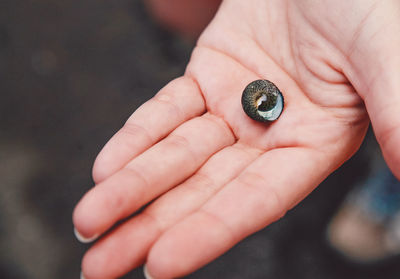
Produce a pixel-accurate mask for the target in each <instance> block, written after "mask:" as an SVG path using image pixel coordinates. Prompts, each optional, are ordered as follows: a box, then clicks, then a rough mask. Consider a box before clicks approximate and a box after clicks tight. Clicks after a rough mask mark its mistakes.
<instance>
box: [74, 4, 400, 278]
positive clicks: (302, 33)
mask: <svg viewBox="0 0 400 279" xmlns="http://www.w3.org/2000/svg"><path fill="white" fill-rule="evenodd" d="M399 50H400V2H399V1H397V0H393V1H391V0H387V1H372V0H354V1H347V0H338V1H319V0H296V1H294V0H293V1H289V0H287V1H283V0H246V1H243V0H225V1H223V2H222V4H221V7H220V9H219V11H218V13H217V15H216V17H215V18H214V19H213V20H212V21H211V23H210V24H209V25H208V27H207V28H206V29H205V31H204V32H203V33H202V35H201V36H200V38H199V40H198V42H197V46H196V47H195V49H194V51H193V54H192V57H191V59H190V62H189V64H188V66H187V69H186V72H185V74H184V76H182V77H180V78H177V79H175V80H173V81H171V82H170V83H169V84H168V85H166V86H165V87H164V88H163V89H161V90H160V91H159V92H158V94H157V95H156V96H155V97H154V98H152V99H151V100H149V101H148V102H146V103H145V104H143V105H142V106H141V107H140V108H139V109H138V110H137V111H135V112H134V113H133V115H132V116H131V117H130V118H129V119H128V121H127V122H126V124H125V125H124V126H123V127H122V129H121V130H120V131H118V132H117V133H116V134H115V135H114V137H113V138H112V139H111V140H110V141H109V142H108V143H107V145H106V146H105V147H104V149H103V150H102V151H101V153H100V154H99V155H98V158H97V159H96V162H95V165H94V169H93V177H94V181H95V183H96V186H95V187H93V188H92V189H91V190H90V191H89V192H88V193H87V194H86V195H85V196H84V197H83V198H82V200H81V201H80V202H79V204H78V205H77V207H76V209H75V211H74V215H73V221H74V225H75V228H76V230H77V231H78V232H79V234H80V235H81V236H83V237H86V238H91V237H94V236H98V235H102V234H103V233H104V232H106V231H107V230H109V229H110V227H111V226H113V225H114V224H115V223H116V222H117V221H119V220H121V219H123V218H126V217H128V216H130V215H131V214H132V213H134V212H135V211H137V210H138V209H140V208H141V207H143V206H144V205H146V204H148V203H149V202H151V203H150V204H149V205H148V206H147V207H146V208H145V209H144V210H143V211H142V212H141V213H139V214H137V215H135V216H134V217H131V218H130V219H128V220H126V221H125V222H124V223H122V224H121V225H119V226H118V227H117V228H116V229H114V230H112V231H111V232H110V233H109V234H107V236H105V237H104V238H102V239H101V240H99V241H98V242H96V243H95V245H93V246H92V247H91V248H90V249H89V251H88V252H87V253H86V255H85V256H84V259H83V262H82V272H83V274H84V276H85V278H86V279H100V278H117V277H119V276H122V275H123V274H125V273H126V272H128V271H130V270H131V269H133V268H135V267H138V266H140V265H142V264H143V263H146V266H147V271H148V273H149V274H150V275H151V276H152V277H153V278H175V277H180V276H184V275H186V274H189V273H191V272H193V271H195V270H196V269H198V268H200V267H202V266H203V265H205V264H207V263H208V262H210V261H212V260H214V259H215V258H217V257H218V256H220V255H221V254H223V253H224V252H226V251H227V250H229V249H230V248H231V247H232V246H234V245H235V244H236V243H238V242H239V241H241V240H242V239H243V238H245V237H247V236H248V235H250V234H252V233H254V232H256V231H258V230H260V229H262V228H264V227H266V226H267V225H269V224H270V223H271V222H274V221H276V220H277V219H279V218H281V217H282V216H283V215H284V214H285V212H287V211H288V210H289V209H291V208H292V207H293V206H295V205H296V204H297V203H298V202H300V201H301V200H302V199H303V198H304V197H306V196H307V195H308V194H309V193H310V192H311V191H312V190H313V189H314V188H315V187H316V186H318V184H319V183H321V181H322V180H323V179H325V178H326V177H327V176H328V175H329V174H330V173H332V172H333V171H334V170H335V169H337V168H338V167H340V166H341V165H342V164H343V162H345V161H346V160H347V159H349V158H350V157H351V156H352V155H353V154H354V153H355V152H356V151H357V149H358V148H359V146H360V144H361V142H362V140H363V138H364V136H365V133H366V130H367V128H368V125H369V122H370V121H371V123H372V127H373V129H374V133H375V135H376V138H377V140H378V142H379V144H380V146H381V149H382V152H383V155H384V157H385V160H386V161H387V163H388V165H389V166H390V168H391V170H392V171H393V172H394V173H395V175H397V176H398V177H399V176H400V167H399V166H400V165H399V163H400V149H399V148H398V145H399V144H400V52H399ZM256 79H268V80H271V81H273V82H274V83H275V84H276V85H277V86H278V87H279V88H280V90H281V91H282V93H283V95H284V97H285V109H284V111H283V113H282V115H281V117H280V118H279V119H278V120H277V121H276V122H273V123H271V124H262V123H257V122H255V121H254V120H251V119H250V118H248V117H247V116H246V114H245V113H244V112H243V110H242V108H241V104H240V98H241V94H242V91H243V89H244V88H245V86H246V85H247V84H248V83H250V82H251V81H253V80H256Z"/></svg>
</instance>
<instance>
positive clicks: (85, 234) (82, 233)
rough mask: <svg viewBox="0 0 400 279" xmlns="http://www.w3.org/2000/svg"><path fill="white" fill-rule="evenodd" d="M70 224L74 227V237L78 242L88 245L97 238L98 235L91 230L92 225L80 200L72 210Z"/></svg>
mask: <svg viewBox="0 0 400 279" xmlns="http://www.w3.org/2000/svg"><path fill="white" fill-rule="evenodd" d="M72 223H73V225H74V235H75V237H76V239H77V240H78V241H79V242H81V243H90V242H93V241H94V240H96V239H97V238H98V237H99V233H96V232H95V231H94V230H93V228H94V226H93V225H94V223H93V222H91V218H90V216H89V215H88V210H87V209H85V208H84V204H82V200H81V201H80V202H79V203H78V205H77V206H76V207H75V209H74V212H73V214H72Z"/></svg>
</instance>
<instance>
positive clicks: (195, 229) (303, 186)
mask: <svg viewBox="0 0 400 279" xmlns="http://www.w3.org/2000/svg"><path fill="white" fill-rule="evenodd" d="M327 159H329V158H326V156H325V155H324V154H323V153H320V152H317V151H311V150H310V149H306V148H285V149H278V150H273V151H270V152H267V153H266V154H264V155H263V156H262V157H260V158H259V159H257V160H256V161H255V162H254V163H252V164H251V165H250V166H249V167H248V168H246V170H244V171H243V172H242V174H241V175H240V176H238V178H237V179H235V180H233V181H232V182H231V183H229V184H227V185H226V186H225V187H224V188H223V189H222V190H221V191H219V192H218V193H217V195H216V196H215V197H213V198H212V199H210V200H209V201H208V202H207V203H205V204H204V206H202V207H201V208H200V209H199V210H198V211H196V212H194V213H193V214H191V215H189V216H188V217H186V218H185V219H183V220H182V221H181V222H179V223H178V224H177V225H175V226H173V227H172V228H171V229H170V230H168V231H167V232H165V233H164V234H163V235H162V236H161V237H160V238H159V239H158V240H157V242H156V243H155V244H154V245H153V247H152V248H151V250H150V252H149V256H148V258H147V268H148V272H149V273H150V274H151V275H152V276H153V277H154V278H175V277H180V276H183V275H186V274H188V273H190V272H192V271H194V270H195V269H197V268H199V267H201V266H203V265H205V264H206V263H208V262H210V261H211V260H213V259H215V258H216V257H218V256H219V255H221V254H222V253H224V252H226V251H227V250H228V249H229V248H231V247H232V246H233V245H235V244H236V243H237V242H238V241H240V240H241V239H243V238H244V237H246V236H248V235H249V234H251V233H254V232H255V231H257V230H260V229H261V228H263V227H265V226H266V225H268V224H270V223H271V222H273V221H275V220H277V219H278V218H280V217H281V216H282V215H283V214H284V213H285V212H286V211H287V210H288V209H289V208H291V207H292V206H294V205H295V204H296V203H297V202H299V201H300V200H301V199H302V198H304V196H305V195H307V194H308V193H309V192H310V191H311V190H312V189H313V188H314V187H315V186H316V185H317V184H318V183H320V182H321V181H322V180H323V179H324V178H325V177H326V176H327V174H328V173H329V172H330V171H331V170H332V169H331V168H332V165H331V164H330V163H329V161H328V160H327Z"/></svg>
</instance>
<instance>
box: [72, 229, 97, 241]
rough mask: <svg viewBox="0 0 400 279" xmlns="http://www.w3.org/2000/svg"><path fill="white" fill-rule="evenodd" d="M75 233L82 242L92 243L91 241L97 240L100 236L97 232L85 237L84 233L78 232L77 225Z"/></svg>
mask: <svg viewBox="0 0 400 279" xmlns="http://www.w3.org/2000/svg"><path fill="white" fill-rule="evenodd" d="M74 234H75V237H76V239H78V241H79V242H81V243H91V242H93V241H95V240H96V239H97V238H98V237H99V235H98V234H95V235H93V236H91V237H84V236H83V235H81V234H80V233H79V232H78V230H77V229H76V228H75V227H74Z"/></svg>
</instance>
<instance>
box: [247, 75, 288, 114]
mask: <svg viewBox="0 0 400 279" xmlns="http://www.w3.org/2000/svg"><path fill="white" fill-rule="evenodd" d="M242 106H243V110H244V111H245V112H246V114H247V115H248V116H249V117H250V118H251V119H254V120H256V121H260V122H270V121H274V120H276V119H278V118H279V116H280V115H281V113H282V110H283V95H282V93H281V91H279V89H278V87H276V86H275V84H273V83H272V82H270V81H268V80H261V79H260V80H255V81H253V82H251V83H250V84H249V85H247V86H246V88H245V89H244V91H243V95H242Z"/></svg>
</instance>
